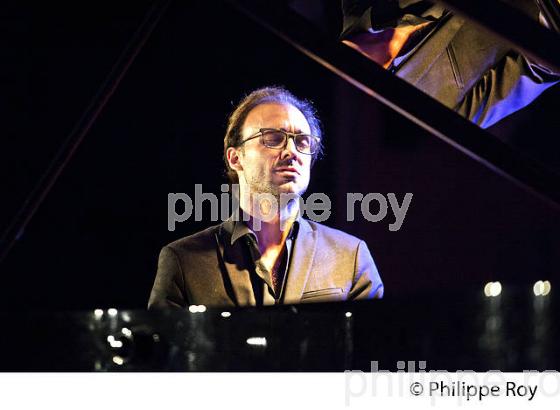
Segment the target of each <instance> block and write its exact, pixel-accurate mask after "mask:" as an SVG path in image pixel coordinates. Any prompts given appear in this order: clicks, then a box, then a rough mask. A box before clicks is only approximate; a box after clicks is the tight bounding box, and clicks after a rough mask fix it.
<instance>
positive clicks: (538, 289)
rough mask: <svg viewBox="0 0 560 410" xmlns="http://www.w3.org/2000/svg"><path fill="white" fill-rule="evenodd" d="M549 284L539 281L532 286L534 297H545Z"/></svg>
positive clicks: (548, 291) (548, 290)
mask: <svg viewBox="0 0 560 410" xmlns="http://www.w3.org/2000/svg"><path fill="white" fill-rule="evenodd" d="M550 287H551V286H550V282H549V281H547V280H545V281H542V280H539V281H537V282H535V284H534V285H533V293H534V294H535V296H546V295H548V294H549V293H550Z"/></svg>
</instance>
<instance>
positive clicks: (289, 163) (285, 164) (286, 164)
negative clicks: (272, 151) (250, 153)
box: [276, 160, 296, 168]
mask: <svg viewBox="0 0 560 410" xmlns="http://www.w3.org/2000/svg"><path fill="white" fill-rule="evenodd" d="M295 165H296V161H294V160H288V161H280V162H278V163H277V164H276V167H277V168H280V167H294V168H295Z"/></svg>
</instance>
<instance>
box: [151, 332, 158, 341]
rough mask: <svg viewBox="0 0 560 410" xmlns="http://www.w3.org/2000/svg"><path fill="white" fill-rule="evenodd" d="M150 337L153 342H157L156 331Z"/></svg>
mask: <svg viewBox="0 0 560 410" xmlns="http://www.w3.org/2000/svg"><path fill="white" fill-rule="evenodd" d="M152 339H153V341H154V342H159V335H158V334H157V333H154V334H153V335H152Z"/></svg>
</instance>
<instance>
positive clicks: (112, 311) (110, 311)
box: [107, 308, 119, 317]
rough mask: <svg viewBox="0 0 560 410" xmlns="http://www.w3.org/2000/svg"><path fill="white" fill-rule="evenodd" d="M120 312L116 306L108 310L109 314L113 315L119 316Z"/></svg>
mask: <svg viewBox="0 0 560 410" xmlns="http://www.w3.org/2000/svg"><path fill="white" fill-rule="evenodd" d="M118 313H119V312H118V310H117V309H115V308H111V309H109V310H107V314H108V315H109V316H111V317H115V316H117V314H118Z"/></svg>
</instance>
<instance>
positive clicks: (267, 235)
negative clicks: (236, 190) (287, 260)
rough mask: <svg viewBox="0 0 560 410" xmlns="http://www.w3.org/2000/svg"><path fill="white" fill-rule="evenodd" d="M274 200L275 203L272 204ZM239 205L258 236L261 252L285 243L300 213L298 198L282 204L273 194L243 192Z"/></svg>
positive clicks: (250, 226) (248, 223)
mask: <svg viewBox="0 0 560 410" xmlns="http://www.w3.org/2000/svg"><path fill="white" fill-rule="evenodd" d="M273 201H274V202H275V203H276V204H275V205H271V202H273ZM239 205H240V208H241V210H242V211H243V214H244V220H246V221H247V225H248V226H249V228H251V230H252V231H253V232H254V233H255V235H256V237H257V240H258V243H259V248H261V252H263V251H264V250H266V249H268V248H271V247H276V246H281V245H283V244H284V242H285V241H286V238H287V236H288V233H289V232H290V230H291V229H292V226H293V224H294V221H295V220H296V219H297V217H298V214H299V202H298V201H297V200H296V199H294V200H291V201H289V202H288V203H287V204H281V202H280V201H279V198H277V197H275V196H274V195H272V194H250V195H243V192H242V193H241V199H240V204H239ZM281 205H283V206H281ZM245 218H247V219H248V220H247V219H245Z"/></svg>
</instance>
